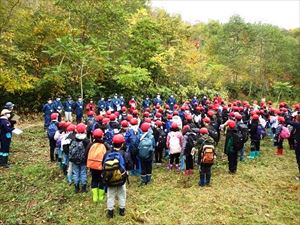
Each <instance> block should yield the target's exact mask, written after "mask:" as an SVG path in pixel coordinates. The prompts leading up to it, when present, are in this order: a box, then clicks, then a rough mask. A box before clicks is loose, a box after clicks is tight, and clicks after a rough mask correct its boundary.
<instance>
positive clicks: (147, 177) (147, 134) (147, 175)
mask: <svg viewBox="0 0 300 225" xmlns="http://www.w3.org/2000/svg"><path fill="white" fill-rule="evenodd" d="M140 129H141V131H142V132H141V133H140V135H139V145H138V150H139V153H138V157H139V158H140V160H141V167H142V174H141V185H144V184H145V185H147V184H148V183H150V181H151V177H152V159H153V151H154V147H155V140H154V137H153V135H152V133H153V132H152V129H150V123H143V124H142V125H141V128H140Z"/></svg>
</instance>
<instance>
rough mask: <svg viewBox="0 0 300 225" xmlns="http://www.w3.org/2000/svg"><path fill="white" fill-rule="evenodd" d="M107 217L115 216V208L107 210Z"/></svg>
mask: <svg viewBox="0 0 300 225" xmlns="http://www.w3.org/2000/svg"><path fill="white" fill-rule="evenodd" d="M106 216H107V218H108V219H112V218H114V210H107V215H106Z"/></svg>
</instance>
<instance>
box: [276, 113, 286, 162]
mask: <svg viewBox="0 0 300 225" xmlns="http://www.w3.org/2000/svg"><path fill="white" fill-rule="evenodd" d="M277 120H278V123H279V125H278V127H277V129H276V133H275V137H274V145H275V146H277V152H276V155H278V156H280V155H283V140H284V139H283V138H282V137H281V132H282V129H283V128H284V124H285V119H284V117H282V116H279V117H278V119H277Z"/></svg>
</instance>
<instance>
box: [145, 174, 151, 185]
mask: <svg viewBox="0 0 300 225" xmlns="http://www.w3.org/2000/svg"><path fill="white" fill-rule="evenodd" d="M151 177H152V175H151V174H147V175H146V181H147V183H146V184H149V183H150V182H151Z"/></svg>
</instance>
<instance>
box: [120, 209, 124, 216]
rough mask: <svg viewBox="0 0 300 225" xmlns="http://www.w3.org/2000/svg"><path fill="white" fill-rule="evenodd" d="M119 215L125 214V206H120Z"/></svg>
mask: <svg viewBox="0 0 300 225" xmlns="http://www.w3.org/2000/svg"><path fill="white" fill-rule="evenodd" d="M119 215H120V216H125V208H123V209H122V208H119Z"/></svg>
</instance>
